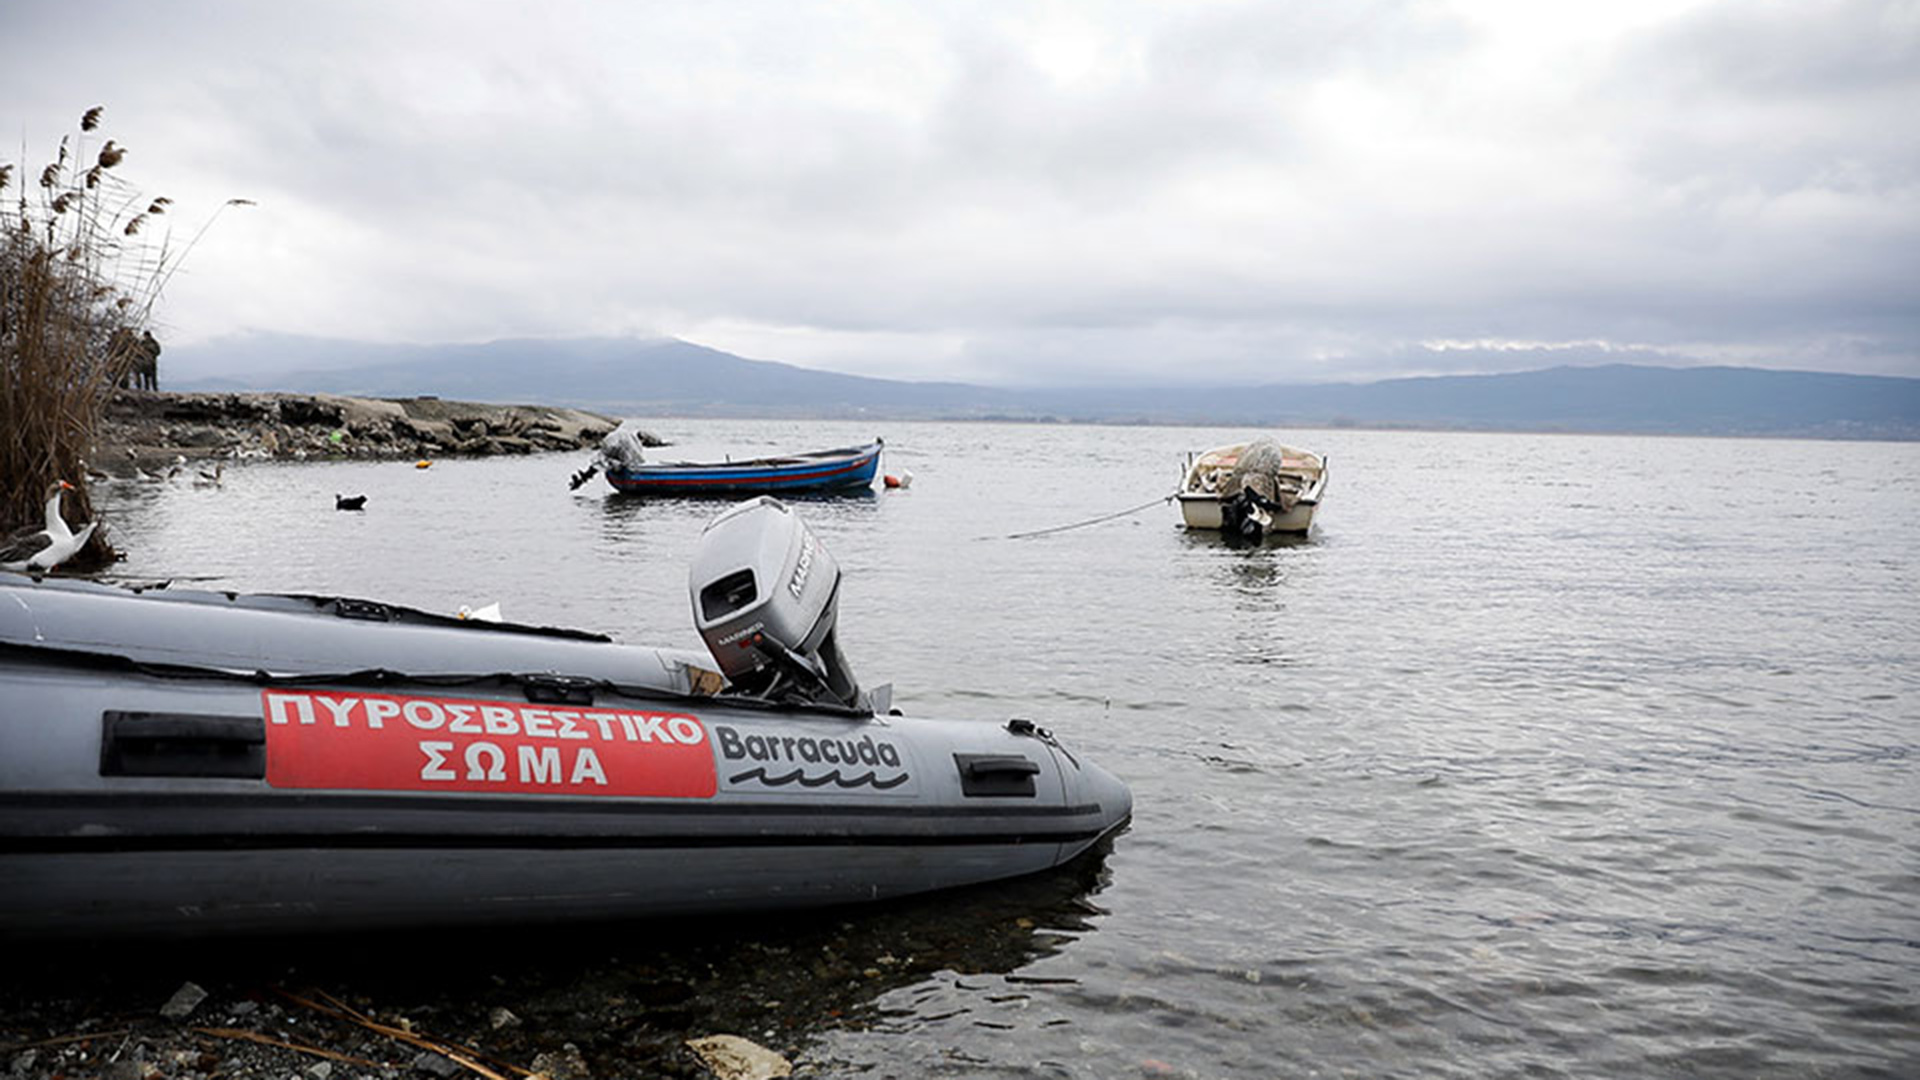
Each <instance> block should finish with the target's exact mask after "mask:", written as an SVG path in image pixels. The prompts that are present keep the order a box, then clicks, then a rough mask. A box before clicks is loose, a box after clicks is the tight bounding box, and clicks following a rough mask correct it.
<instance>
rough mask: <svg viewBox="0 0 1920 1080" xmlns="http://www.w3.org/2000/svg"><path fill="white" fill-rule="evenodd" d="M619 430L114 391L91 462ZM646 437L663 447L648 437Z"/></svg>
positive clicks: (250, 397)
mask: <svg viewBox="0 0 1920 1080" xmlns="http://www.w3.org/2000/svg"><path fill="white" fill-rule="evenodd" d="M618 424H619V421H618V420H616V419H614V418H612V417H607V416H602V415H600V414H598V413H591V412H586V411H584V410H580V409H569V408H561V407H557V406H546V405H493V404H485V403H480V402H469V401H443V400H441V399H440V398H437V397H412V398H361V397H346V396H342V395H338V394H296V393H273V392H262V391H247V392H235V393H178V392H173V391H164V390H119V391H116V392H115V394H114V397H113V400H112V401H111V402H109V403H108V406H107V411H106V416H105V418H104V422H103V423H102V425H101V427H100V430H99V433H98V438H97V441H96V444H95V450H94V460H93V461H92V462H91V465H92V466H93V468H94V469H95V470H97V471H98V472H101V473H104V474H106V475H109V476H129V475H134V474H135V473H137V472H138V471H142V470H144V471H148V472H152V471H156V470H158V469H161V468H164V467H165V466H166V465H168V464H170V463H172V462H173V461H174V460H175V459H176V458H179V457H184V458H187V459H188V460H196V459H203V458H261V459H271V458H284V459H301V460H303V459H312V458H328V457H343V458H361V459H391V460H411V459H423V458H424V459H432V458H437V457H447V456H459V457H484V456H489V455H497V454H532V453H541V452H546V451H554V450H591V449H594V448H596V447H598V446H599V444H600V440H601V439H602V438H604V437H605V436H606V434H607V433H608V432H610V431H612V430H613V429H614V428H615V427H616V426H618ZM642 441H643V442H644V443H645V444H646V445H649V446H659V445H662V442H661V440H659V439H657V438H655V437H653V436H650V435H644V434H643V436H642Z"/></svg>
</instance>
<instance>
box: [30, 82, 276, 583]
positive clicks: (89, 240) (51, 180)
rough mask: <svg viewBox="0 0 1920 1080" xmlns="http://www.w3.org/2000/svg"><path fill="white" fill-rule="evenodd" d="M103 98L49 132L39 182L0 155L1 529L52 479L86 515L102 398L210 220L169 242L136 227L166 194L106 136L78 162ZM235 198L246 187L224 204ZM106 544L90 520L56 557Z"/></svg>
mask: <svg viewBox="0 0 1920 1080" xmlns="http://www.w3.org/2000/svg"><path fill="white" fill-rule="evenodd" d="M102 111H103V110H102V108H101V107H99V106H95V107H94V108H91V109H88V110H87V111H86V113H85V114H84V115H83V116H82V117H81V119H80V133H79V135H78V136H77V137H76V136H74V135H69V136H67V137H65V138H63V139H61V140H60V149H59V153H58V155H57V156H56V157H55V159H54V160H53V161H52V162H49V163H48V164H47V166H46V167H45V168H43V169H42V170H41V171H40V175H39V186H38V190H37V191H36V190H29V189H26V188H25V187H21V188H20V189H19V190H18V191H14V190H13V189H12V182H13V173H14V166H13V165H11V164H0V529H5V530H7V531H11V530H12V529H14V528H18V527H21V526H25V525H37V524H39V523H40V522H41V519H42V512H41V511H42V505H43V502H42V500H44V499H45V497H46V496H45V492H46V490H47V486H48V485H49V484H50V483H52V482H53V481H54V480H66V481H67V482H69V483H71V484H73V485H74V489H75V490H73V491H72V492H70V493H68V495H67V498H66V502H65V514H66V518H67V520H68V522H69V523H71V524H79V523H84V522H87V521H91V520H93V517H94V515H93V505H92V498H91V496H90V494H89V492H88V488H87V478H88V476H87V474H88V469H87V461H88V459H89V458H90V456H91V455H92V454H93V449H94V438H95V433H96V432H97V431H98V429H99V427H100V422H101V419H102V417H103V416H104V414H105V412H106V407H107V402H108V400H109V399H110V398H111V397H112V396H113V392H114V390H115V388H116V387H117V386H119V385H120V384H121V382H122V381H123V380H125V378H126V377H127V375H128V373H129V371H130V370H131V369H132V367H133V365H134V364H135V363H136V361H138V360H139V359H140V357H141V352H140V350H141V346H142V338H143V335H144V334H145V333H146V331H147V327H148V324H149V320H150V318H151V317H152V314H153V309H154V305H155V303H156V302H157V301H158V300H159V298H160V293H161V291H162V290H163V289H164V287H165V285H166V283H167V280H168V278H169V277H171V275H172V273H173V272H174V270H176V269H177V268H178V265H179V262H180V259H181V258H183V257H184V256H185V255H186V251H187V250H191V248H192V246H193V244H194V243H196V242H198V240H199V238H200V236H202V235H204V234H205V232H206V228H207V226H210V225H211V224H212V221H211V220H209V221H208V222H207V225H203V226H202V227H201V229H200V231H199V233H197V234H195V236H194V238H193V240H192V241H190V242H189V243H188V244H187V245H186V250H180V251H177V252H176V251H175V250H174V248H173V247H172V246H171V232H170V230H166V229H161V230H157V232H156V231H149V232H145V233H143V231H142V230H143V228H144V227H145V226H146V225H147V224H149V223H150V222H151V221H152V219H154V218H156V217H160V216H161V215H164V214H165V213H167V210H168V207H169V206H170V205H171V202H172V200H170V199H168V198H166V197H164V196H161V197H158V198H153V199H146V198H144V197H142V196H141V195H140V193H139V192H137V191H136V190H134V189H133V187H132V186H131V185H129V184H127V183H125V182H124V181H122V180H120V179H119V178H118V177H117V176H115V175H114V174H113V172H112V170H113V169H114V168H115V167H116V166H118V165H119V164H120V163H121V162H122V161H123V160H125V158H126V156H127V154H128V149H127V148H126V147H124V146H121V145H119V144H118V143H116V142H115V141H113V140H111V139H109V140H107V141H106V142H105V144H104V145H102V146H100V148H99V150H98V151H97V152H95V156H94V161H93V164H92V165H91V166H89V167H87V168H85V169H84V170H82V169H79V168H78V163H79V162H81V161H83V160H85V155H86V152H87V151H86V149H85V144H86V142H87V141H88V134H87V133H89V132H93V131H95V130H96V129H98V127H99V126H100V118H101V113H102ZM238 203H244V200H232V201H230V202H229V204H228V205H234V204H238ZM222 209H224V207H223V208H222ZM216 216H217V212H216ZM115 557H116V556H115V553H114V551H113V548H112V547H111V544H110V542H109V541H108V539H107V536H106V530H105V529H98V530H96V531H95V532H94V535H93V538H92V540H91V541H90V542H89V543H88V545H87V547H86V548H85V549H83V550H82V551H81V552H80V553H79V554H78V555H76V556H74V558H73V559H72V560H70V561H69V562H68V563H67V564H66V566H65V567H64V568H66V569H73V570H81V571H85V570H89V569H98V568H100V567H102V566H104V565H106V564H108V563H110V562H112V561H113V559H114V558H115Z"/></svg>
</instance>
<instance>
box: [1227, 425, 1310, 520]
mask: <svg viewBox="0 0 1920 1080" xmlns="http://www.w3.org/2000/svg"><path fill="white" fill-rule="evenodd" d="M1284 460H1285V454H1284V452H1283V451H1282V450H1281V449H1280V444H1279V443H1277V442H1274V441H1273V440H1272V439H1269V438H1266V437H1264V436H1263V437H1261V438H1258V439H1255V440H1253V441H1252V442H1250V443H1248V444H1247V445H1246V446H1244V447H1242V448H1241V450H1240V459H1239V461H1238V462H1236V463H1235V464H1234V466H1233V472H1232V473H1231V474H1230V475H1228V477H1227V482H1226V483H1225V484H1223V485H1221V488H1220V497H1221V498H1222V499H1231V498H1233V497H1234V496H1236V495H1239V494H1240V493H1241V492H1242V491H1249V492H1251V493H1252V494H1254V495H1256V496H1258V497H1259V498H1260V499H1262V500H1265V502H1266V503H1267V504H1269V505H1271V506H1273V507H1276V508H1278V509H1279V511H1280V512H1281V513H1286V512H1287V511H1288V510H1291V509H1293V504H1294V503H1295V502H1297V501H1299V499H1300V488H1299V486H1298V481H1297V480H1296V479H1295V478H1293V477H1290V476H1285V475H1282V473H1281V471H1280V470H1281V466H1282V464H1283V463H1284Z"/></svg>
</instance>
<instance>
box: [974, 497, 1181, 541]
mask: <svg viewBox="0 0 1920 1080" xmlns="http://www.w3.org/2000/svg"><path fill="white" fill-rule="evenodd" d="M1178 494H1180V493H1179V492H1178V491H1169V492H1167V493H1166V494H1165V495H1162V496H1159V497H1158V498H1154V499H1148V500H1147V501H1146V502H1143V503H1141V504H1140V505H1139V506H1130V507H1128V508H1127V509H1125V510H1115V511H1114V512H1113V513H1111V514H1101V515H1100V516H1099V517H1091V518H1088V519H1086V520H1085V521H1075V522H1073V523H1071V524H1067V525H1055V526H1053V527H1052V528H1047V529H1035V530H1033V531H1032V532H1018V533H1008V534H1007V535H1006V536H1004V537H1000V536H983V537H981V538H980V539H982V540H1025V539H1028V538H1029V537H1034V536H1047V535H1049V534H1051V533H1059V532H1066V531H1067V530H1069V529H1084V528H1086V527H1087V526H1088V525H1098V524H1100V523H1101V522H1103V521H1112V520H1113V519H1114V518H1123V517H1127V516H1129V515H1131V514H1137V513H1139V512H1140V511H1142V510H1147V509H1151V508H1152V507H1155V506H1158V505H1160V504H1161V503H1165V502H1172V501H1173V499H1174V496H1176V495H1178Z"/></svg>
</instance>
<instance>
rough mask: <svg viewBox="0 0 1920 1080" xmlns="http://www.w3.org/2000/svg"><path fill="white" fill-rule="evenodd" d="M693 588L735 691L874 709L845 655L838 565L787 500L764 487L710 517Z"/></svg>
mask: <svg viewBox="0 0 1920 1080" xmlns="http://www.w3.org/2000/svg"><path fill="white" fill-rule="evenodd" d="M687 589H688V592H689V593H690V594H691V596H692V599H693V625H694V627H695V628H696V629H698V630H699V631H700V636H701V638H703V639H704V640H705V641H706V643H707V649H708V650H709V651H711V652H712V653H713V658H714V659H715V660H716V661H718V662H719V664H720V671H721V673H722V674H724V675H726V677H727V680H728V681H729V682H731V683H732V684H733V686H734V688H735V690H737V691H739V692H742V693H746V694H751V695H753V696H756V697H762V698H766V699H768V700H773V701H783V702H788V703H793V704H835V705H842V706H846V707H848V708H854V709H862V710H865V709H868V708H871V703H870V702H869V701H867V700H866V698H865V696H864V695H862V694H861V693H860V686H859V684H858V683H857V682H856V681H855V680H854V677H853V670H852V668H850V667H848V666H847V661H846V658H845V657H843V656H841V655H840V647H839V644H838V642H837V641H836V640H835V638H834V622H835V619H836V617H837V615H838V608H839V602H840V566H839V564H838V563H836V562H835V561H834V559H833V556H832V555H830V554H828V553H827V549H826V548H825V547H823V546H822V545H821V543H820V541H819V540H818V539H816V538H815V537H814V535H813V533H812V532H811V531H809V530H808V529H807V527H806V526H805V525H803V524H801V522H800V518H799V515H797V514H795V513H794V512H793V511H792V510H791V509H790V508H789V507H788V506H787V505H786V504H785V503H783V502H781V501H780V500H778V499H774V498H770V497H768V496H765V495H762V496H761V497H759V498H757V499H753V500H751V501H748V502H743V503H740V504H738V505H736V506H734V507H733V508H731V509H729V510H727V511H726V512H724V513H722V514H721V515H720V516H718V517H716V518H714V519H713V520H712V521H710V522H708V523H707V527H706V530H705V531H704V532H702V533H701V534H700V546H699V548H698V549H697V550H695V551H694V553H693V567H692V571H691V573H690V574H689V576H688V580H687Z"/></svg>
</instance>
